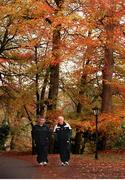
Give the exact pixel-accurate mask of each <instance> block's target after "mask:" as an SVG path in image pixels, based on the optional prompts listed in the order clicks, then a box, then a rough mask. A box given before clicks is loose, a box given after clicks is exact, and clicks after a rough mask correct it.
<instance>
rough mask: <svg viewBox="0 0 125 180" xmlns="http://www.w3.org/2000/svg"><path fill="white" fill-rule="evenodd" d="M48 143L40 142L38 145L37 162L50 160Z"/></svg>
mask: <svg viewBox="0 0 125 180" xmlns="http://www.w3.org/2000/svg"><path fill="white" fill-rule="evenodd" d="M48 149H49V145H48V144H38V145H36V154H37V162H38V163H41V162H48V158H47V156H48Z"/></svg>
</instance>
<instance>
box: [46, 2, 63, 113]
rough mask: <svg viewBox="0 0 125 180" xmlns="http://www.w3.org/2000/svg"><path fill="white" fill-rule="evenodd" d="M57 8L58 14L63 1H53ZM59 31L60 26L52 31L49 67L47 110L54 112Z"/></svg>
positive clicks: (57, 86)
mask: <svg viewBox="0 0 125 180" xmlns="http://www.w3.org/2000/svg"><path fill="white" fill-rule="evenodd" d="M55 3H56V5H57V7H58V11H57V12H56V14H58V12H59V11H60V10H61V7H62V4H63V0H55ZM60 30H61V24H59V25H57V26H56V27H55V29H54V31H53V50H52V56H53V57H52V59H53V63H52V65H50V87H49V94H48V99H49V104H48V107H47V108H48V110H54V109H56V106H57V98H58V88H59V56H60V55H59V46H60Z"/></svg>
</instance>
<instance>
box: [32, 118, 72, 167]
mask: <svg viewBox="0 0 125 180" xmlns="http://www.w3.org/2000/svg"><path fill="white" fill-rule="evenodd" d="M57 121H58V124H57V125H56V126H55V127H54V134H55V139H56V143H57V145H58V148H59V154H60V160H61V165H62V166H65V165H69V162H68V161H69V160H70V137H71V127H70V125H69V124H68V123H66V122H65V121H64V117H63V116H59V117H58V119H57ZM32 138H33V141H34V143H35V146H36V154H37V162H38V163H39V164H40V165H44V166H45V165H47V163H48V158H47V157H48V149H49V141H50V129H49V127H48V126H47V125H46V123H45V119H44V118H42V117H39V118H38V119H37V124H36V125H35V126H34V127H33V129H32Z"/></svg>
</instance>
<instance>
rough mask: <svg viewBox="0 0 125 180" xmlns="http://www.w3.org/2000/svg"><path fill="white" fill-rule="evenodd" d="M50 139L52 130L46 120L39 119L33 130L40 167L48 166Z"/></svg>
mask: <svg viewBox="0 0 125 180" xmlns="http://www.w3.org/2000/svg"><path fill="white" fill-rule="evenodd" d="M49 137H50V130H49V127H48V126H47V125H46V124H45V118H43V117H38V119H37V124H36V125H34V126H33V129H32V138H33V141H34V143H35V145H36V154H37V162H38V163H39V164H40V165H47V163H48V159H47V156H48V148H49Z"/></svg>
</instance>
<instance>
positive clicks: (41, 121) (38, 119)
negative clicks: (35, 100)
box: [37, 116, 46, 125]
mask: <svg viewBox="0 0 125 180" xmlns="http://www.w3.org/2000/svg"><path fill="white" fill-rule="evenodd" d="M45 121H46V120H45V118H44V117H40V116H39V117H38V118H37V123H38V124H39V125H43V124H44V123H45Z"/></svg>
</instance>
